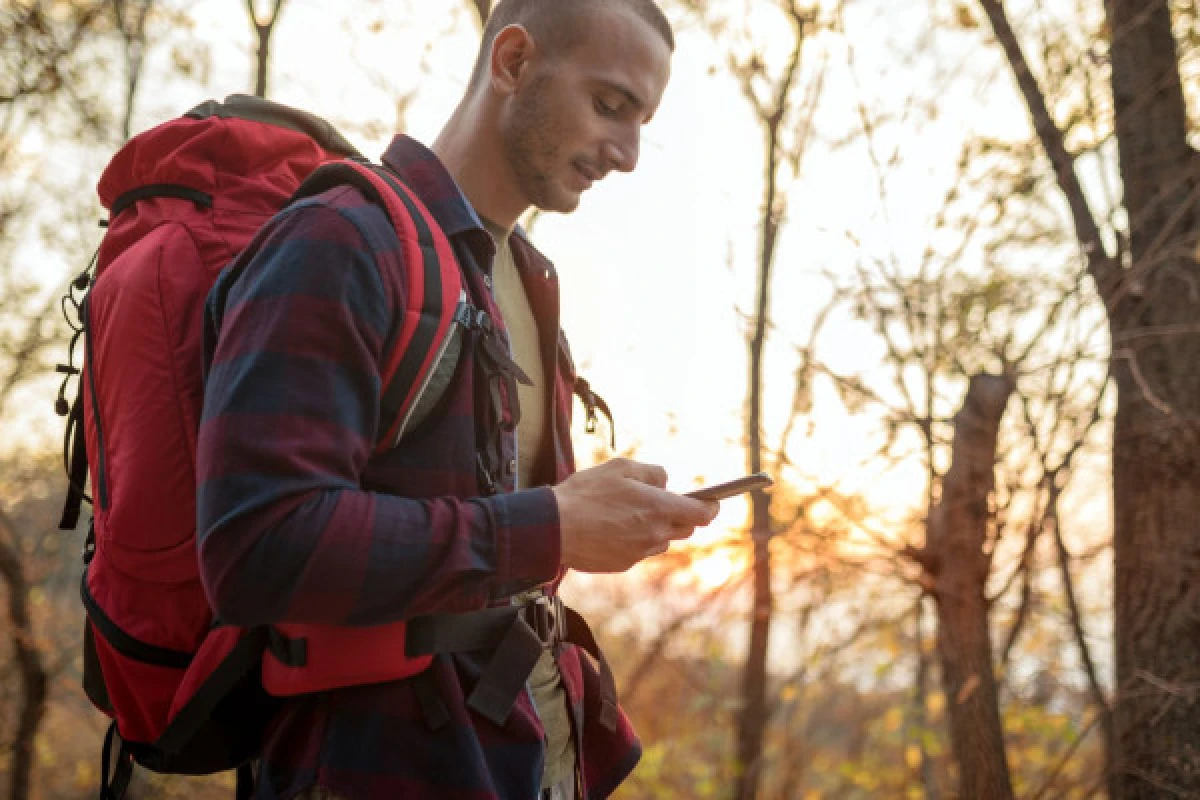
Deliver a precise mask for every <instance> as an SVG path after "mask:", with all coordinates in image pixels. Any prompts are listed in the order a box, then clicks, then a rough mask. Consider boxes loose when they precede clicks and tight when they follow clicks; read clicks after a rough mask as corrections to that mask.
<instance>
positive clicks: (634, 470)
mask: <svg viewBox="0 0 1200 800" xmlns="http://www.w3.org/2000/svg"><path fill="white" fill-rule="evenodd" d="M623 472H624V474H625V476H626V477H628V478H633V479H634V480H635V481H637V482H639V483H646V484H649V485H651V486H654V487H657V488H659V489H665V488H666V487H667V471H666V470H665V469H663V468H662V467H660V466H658V465H657V464H643V463H641V462H640V461H632V460H626V461H625V464H624V470H623Z"/></svg>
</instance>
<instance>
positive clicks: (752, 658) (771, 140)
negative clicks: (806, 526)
mask: <svg viewBox="0 0 1200 800" xmlns="http://www.w3.org/2000/svg"><path fill="white" fill-rule="evenodd" d="M781 119H782V114H777V115H775V116H774V117H772V118H770V119H768V120H764V123H765V125H766V145H767V162H766V185H765V187H764V190H763V211H762V227H761V240H760V247H761V249H760V251H759V265H758V285H757V292H756V300H755V313H754V334H753V336H752V337H751V338H750V343H749V347H750V375H749V379H748V384H749V386H748V391H747V409H746V412H747V413H746V454H747V458H746V464H747V467H748V468H749V471H750V472H752V473H753V472H758V471H759V470H761V469H762V450H763V443H762V372H763V369H762V365H763V349H764V346H765V344H766V338H767V312H768V308H769V299H770V288H771V267H772V265H773V263H774V261H775V245H776V243H777V242H778V240H779V224H780V220H781V219H782V216H783V215H782V212H781V209H780V207H779V204H780V203H781V202H782V201H781V200H780V199H779V197H778V177H777V174H778V169H779V153H780V150H779V124H780V120H781ZM750 536H751V539H752V540H753V542H754V565H753V569H754V599H753V606H752V608H751V613H750V646H749V648H748V650H747V652H746V665H745V669H744V670H743V672H742V710H741V713H740V714H739V715H738V720H737V762H736V765H735V773H734V797H735V798H737V800H753V798H754V797H756V796H757V795H758V782H759V777H760V774H761V772H762V743H763V734H764V731H765V730H766V727H767V649H768V645H769V641H770V633H771V617H772V612H773V607H774V599H773V597H772V595H771V549H770V545H771V496H770V495H768V494H766V493H765V492H763V491H762V490H761V489H760V490H758V491H755V492H753V493H752V494H751V495H750Z"/></svg>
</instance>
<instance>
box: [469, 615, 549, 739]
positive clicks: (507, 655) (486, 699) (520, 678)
mask: <svg viewBox="0 0 1200 800" xmlns="http://www.w3.org/2000/svg"><path fill="white" fill-rule="evenodd" d="M541 655H542V640H541V639H539V638H538V637H537V634H536V633H534V632H533V629H532V628H530V627H529V624H528V623H527V622H526V621H525V618H524V617H523V616H521V615H519V614H518V615H517V616H516V617H515V618H514V619H513V622H512V624H511V625H509V627H508V631H507V632H505V634H504V638H503V639H501V640H500V646H499V647H497V648H496V651H495V652H494V653H492V657H491V659H490V660H489V661H488V664H487V666H486V667H484V669H483V674H482V675H480V676H479V682H478V683H477V684H475V688H474V690H472V691H471V695H470V697H468V698H467V706H468V707H469V708H473V709H474V710H475V711H477V712H479V713H480V714H482V715H483V716H485V717H487V718H488V719H490V720H491V721H492V722H494V723H496V724H497V725H503V724H504V721H505V720H507V719H508V714H509V712H510V711H512V707H513V704H514V703H516V702H517V695H519V694H520V693H521V690H522V689H524V688H525V682H526V681H527V680H529V675H530V673H532V672H533V668H534V667H535V666H536V665H537V662H538V659H539V658H540V657H541Z"/></svg>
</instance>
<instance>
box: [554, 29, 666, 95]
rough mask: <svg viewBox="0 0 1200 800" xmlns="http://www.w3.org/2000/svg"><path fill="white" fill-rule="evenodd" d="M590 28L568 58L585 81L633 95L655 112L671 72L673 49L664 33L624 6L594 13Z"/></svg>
mask: <svg viewBox="0 0 1200 800" xmlns="http://www.w3.org/2000/svg"><path fill="white" fill-rule="evenodd" d="M587 25H588V28H587V34H586V35H585V36H584V38H583V41H581V42H580V43H579V45H578V46H577V47H575V48H574V51H573V52H572V53H571V55H570V56H569V59H570V60H571V61H572V62H574V63H575V65H576V66H577V67H578V68H579V70H580V71H581V72H582V73H583V75H584V77H585V78H586V79H588V80H593V81H596V82H599V83H604V84H609V85H610V86H611V87H612V88H614V89H618V90H621V91H624V92H627V93H629V94H632V95H633V98H634V99H636V101H637V103H638V104H639V105H641V106H642V107H643V108H646V109H649V110H653V108H654V107H655V106H657V105H658V101H659V99H660V98H661V96H662V92H663V90H664V89H665V88H666V85H667V80H668V78H669V77H670V70H671V49H670V47H668V45H667V42H666V40H665V39H664V38H663V36H662V34H661V33H659V32H658V31H657V30H656V29H655V28H654V26H652V25H651V24H650V23H649V22H647V21H646V20H644V19H642V18H641V17H640V16H639V15H638V14H637V13H636V12H634V11H632V10H631V9H628V8H626V7H623V6H621V5H614V6H612V7H609V8H605V9H601V10H597V11H593V12H591V13H590V18H589V20H588V22H587Z"/></svg>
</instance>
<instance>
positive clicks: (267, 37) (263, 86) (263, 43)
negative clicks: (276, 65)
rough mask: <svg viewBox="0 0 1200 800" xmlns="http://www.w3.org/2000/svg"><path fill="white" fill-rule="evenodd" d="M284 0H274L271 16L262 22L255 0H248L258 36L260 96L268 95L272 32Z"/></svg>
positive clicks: (256, 91)
mask: <svg viewBox="0 0 1200 800" xmlns="http://www.w3.org/2000/svg"><path fill="white" fill-rule="evenodd" d="M283 2H284V0H272V6H271V16H269V17H268V18H267V20H266V22H260V21H259V19H258V12H257V11H256V10H255V8H254V0H246V12H247V13H248V14H249V15H250V24H251V25H253V26H254V34H255V36H257V37H258V57H257V59H256V61H257V64H256V72H255V80H254V94H255V95H257V96H258V97H266V96H267V69H268V67H269V65H270V60H271V34H272V33H274V31H275V23H276V22H278V21H279V14H280V12H281V11H282V10H283Z"/></svg>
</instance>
